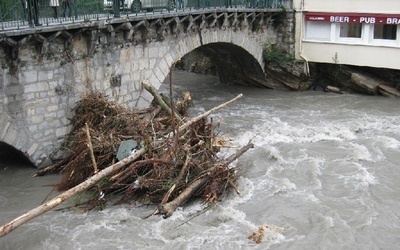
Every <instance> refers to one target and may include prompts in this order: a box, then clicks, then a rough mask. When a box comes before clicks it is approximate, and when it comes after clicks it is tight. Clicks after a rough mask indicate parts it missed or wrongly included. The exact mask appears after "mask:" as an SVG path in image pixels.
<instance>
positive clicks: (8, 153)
mask: <svg viewBox="0 0 400 250" xmlns="http://www.w3.org/2000/svg"><path fill="white" fill-rule="evenodd" d="M8 167H35V165H34V164H33V163H32V162H31V161H30V160H29V158H28V157H27V156H26V155H25V154H24V153H23V152H21V151H20V150H18V149H16V148H14V147H13V146H11V145H9V144H7V143H5V142H2V141H0V168H1V169H2V168H8Z"/></svg>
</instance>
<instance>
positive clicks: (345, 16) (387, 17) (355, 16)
mask: <svg viewBox="0 0 400 250" xmlns="http://www.w3.org/2000/svg"><path fill="white" fill-rule="evenodd" d="M304 15H305V19H306V21H311V22H330V23H372V24H374V23H377V24H395V25H398V24H400V14H371V13H368V14H362V13H327V12H305V13H304Z"/></svg>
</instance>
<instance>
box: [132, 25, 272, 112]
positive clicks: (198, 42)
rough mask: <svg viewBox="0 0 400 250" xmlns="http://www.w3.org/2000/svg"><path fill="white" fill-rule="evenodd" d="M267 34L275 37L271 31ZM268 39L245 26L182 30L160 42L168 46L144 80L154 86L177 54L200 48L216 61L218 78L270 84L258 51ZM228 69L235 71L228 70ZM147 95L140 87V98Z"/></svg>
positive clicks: (146, 98)
mask: <svg viewBox="0 0 400 250" xmlns="http://www.w3.org/2000/svg"><path fill="white" fill-rule="evenodd" d="M270 35H271V34H270ZM271 36H272V38H273V39H275V38H274V37H273V36H274V35H271ZM269 39H271V37H268V35H267V34H263V33H257V32H255V33H253V32H251V31H249V30H248V29H245V30H242V31H240V32H237V31H236V30H235V29H234V28H232V27H231V28H226V29H224V30H222V29H203V30H199V31H198V32H191V33H186V35H185V37H183V38H182V39H179V38H178V39H176V40H173V41H169V42H160V47H168V48H169V49H168V50H166V51H165V53H164V55H163V56H162V58H161V59H160V60H158V63H157V64H156V65H155V67H154V70H153V73H152V74H151V75H150V76H149V78H148V80H149V81H150V83H151V84H152V85H153V86H154V87H155V88H156V89H158V88H159V87H160V86H161V84H162V82H163V81H164V80H165V79H166V77H167V76H168V73H169V71H170V69H171V67H172V66H173V64H174V63H175V62H176V61H177V60H178V59H179V58H182V57H183V56H184V55H186V54H188V53H189V52H191V51H194V50H200V51H202V52H203V53H204V54H206V55H207V56H209V57H211V58H212V59H213V60H215V61H216V63H218V64H220V70H219V72H218V74H219V77H220V81H221V82H225V83H239V84H243V85H252V86H258V87H267V88H268V87H270V86H269V83H268V82H267V81H266V80H265V73H264V61H263V56H262V51H263V47H264V45H265V44H266V43H267V42H268V41H269ZM166 43H168V44H166ZM227 55H228V56H229V57H230V59H231V60H230V62H229V66H232V67H233V71H231V72H227V71H226V70H225V69H226V67H227V65H228V63H227V60H226V57H227ZM222 69H224V70H222ZM224 71H225V73H224ZM232 72H235V73H234V74H232ZM148 95H149V93H147V92H146V91H142V93H141V99H142V100H151V99H152V98H151V97H149V96H148ZM137 106H138V107H143V106H145V105H143V102H142V105H140V104H138V105H137Z"/></svg>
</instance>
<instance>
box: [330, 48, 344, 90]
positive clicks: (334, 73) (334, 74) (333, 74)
mask: <svg viewBox="0 0 400 250" xmlns="http://www.w3.org/2000/svg"><path fill="white" fill-rule="evenodd" d="M332 60H333V62H334V65H333V67H332V70H330V74H329V75H330V77H329V78H330V79H331V81H332V84H333V85H334V86H337V85H338V84H339V81H340V69H341V65H340V64H339V58H338V53H337V52H336V53H335V56H334V57H332Z"/></svg>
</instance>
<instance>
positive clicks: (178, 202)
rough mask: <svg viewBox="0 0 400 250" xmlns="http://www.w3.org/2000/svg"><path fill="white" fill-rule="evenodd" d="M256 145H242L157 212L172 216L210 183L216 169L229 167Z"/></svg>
mask: <svg viewBox="0 0 400 250" xmlns="http://www.w3.org/2000/svg"><path fill="white" fill-rule="evenodd" d="M253 147H254V145H253V144H252V143H248V144H247V145H246V146H244V147H242V148H241V149H239V150H238V151H236V153H235V154H233V155H231V156H230V157H229V158H228V159H226V160H225V161H224V162H223V163H222V164H217V165H215V166H213V167H211V168H210V169H208V170H207V173H206V174H204V175H203V177H201V178H199V179H196V180H195V181H193V182H192V183H191V184H190V185H189V186H188V187H186V188H185V189H184V190H183V191H182V192H181V193H180V194H179V195H178V196H177V197H176V198H175V199H174V200H172V201H170V202H168V203H165V204H163V203H161V204H159V205H158V210H157V211H156V213H155V214H162V215H163V216H164V218H168V217H170V216H171V215H172V214H173V213H174V212H175V210H176V209H177V208H178V207H180V206H182V205H183V204H184V203H185V202H186V201H187V200H189V199H190V197H191V196H192V195H193V194H195V193H196V192H197V191H198V190H200V189H201V188H202V187H203V186H204V185H206V184H207V183H208V181H209V180H210V177H211V176H212V175H213V173H214V172H215V171H217V170H218V169H219V168H221V167H227V166H228V165H229V164H230V163H232V162H233V161H234V160H236V159H237V158H239V157H240V156H241V155H242V154H244V153H245V152H246V151H247V150H249V149H250V148H253Z"/></svg>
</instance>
